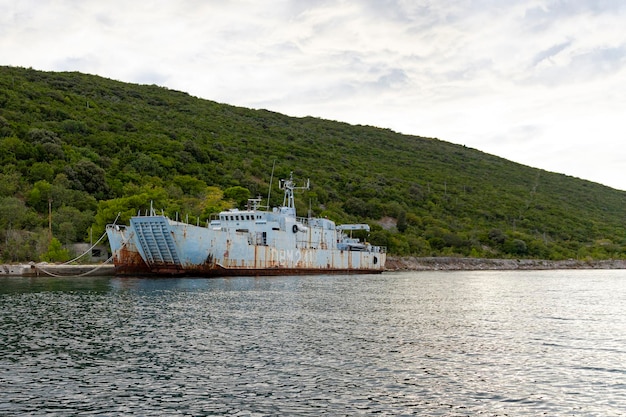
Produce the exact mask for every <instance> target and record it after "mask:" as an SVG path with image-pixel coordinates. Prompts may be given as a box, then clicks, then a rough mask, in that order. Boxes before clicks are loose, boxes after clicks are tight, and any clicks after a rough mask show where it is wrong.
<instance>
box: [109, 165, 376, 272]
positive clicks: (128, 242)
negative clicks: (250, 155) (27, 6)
mask: <svg viewBox="0 0 626 417" xmlns="http://www.w3.org/2000/svg"><path fill="white" fill-rule="evenodd" d="M308 187H309V185H308V181H307V184H306V186H302V187H296V184H295V182H294V180H293V175H292V176H290V178H289V179H286V180H281V181H280V189H281V190H283V191H284V197H283V203H282V205H281V206H278V207H274V208H272V209H269V204H268V206H265V207H262V206H260V203H261V199H260V198H256V199H251V200H249V202H248V205H247V207H246V209H244V210H239V209H231V210H226V211H222V212H220V213H219V215H217V216H215V217H214V218H212V219H210V220H209V221H207V222H206V224H205V225H204V224H203V225H199V224H196V225H193V224H188V223H186V222H181V221H178V220H173V219H170V218H169V217H167V216H165V215H163V214H161V215H159V214H157V213H156V212H155V211H154V210H153V209H152V208H151V209H150V212H149V213H147V214H146V215H138V216H134V217H132V218H131V219H130V222H129V225H127V226H125V225H118V224H110V225H107V227H106V232H107V236H108V238H109V243H110V245H111V252H112V254H113V263H114V265H115V273H116V274H117V275H150V276H177V275H187V276H204V277H214V276H215V277H217V276H242V275H248V276H249V275H252V276H256V275H258V276H260V275H298V274H342V273H343V274H351V273H380V272H382V271H383V270H384V268H385V260H386V250H385V248H384V247H381V246H374V245H371V244H370V243H368V242H366V241H363V242H362V241H360V239H357V238H354V237H352V234H353V231H356V230H365V231H368V232H369V226H368V225H367V224H344V225H336V224H335V222H333V221H332V220H329V219H327V218H313V217H298V216H297V215H296V208H295V202H294V192H295V191H296V190H297V189H308ZM268 201H269V196H268Z"/></svg>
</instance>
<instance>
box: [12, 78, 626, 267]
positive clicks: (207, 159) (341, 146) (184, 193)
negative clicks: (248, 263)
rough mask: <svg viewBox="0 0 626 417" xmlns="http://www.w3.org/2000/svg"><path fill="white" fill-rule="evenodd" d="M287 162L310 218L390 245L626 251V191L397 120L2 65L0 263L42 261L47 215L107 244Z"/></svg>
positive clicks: (247, 190)
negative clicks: (151, 217) (384, 122)
mask: <svg viewBox="0 0 626 417" xmlns="http://www.w3.org/2000/svg"><path fill="white" fill-rule="evenodd" d="M274 163H275V172H274V179H277V178H285V177H287V176H288V175H289V173H290V172H291V171H293V172H294V177H295V178H296V179H300V180H302V181H304V180H306V179H307V178H310V180H311V190H310V191H307V192H302V193H300V194H299V195H298V198H297V203H298V209H299V214H300V215H302V216H305V215H306V213H307V211H308V210H309V209H310V210H311V211H312V212H313V214H314V215H317V216H328V217H329V218H331V219H333V220H335V221H337V222H340V223H341V222H367V223H369V224H370V226H371V227H372V232H371V234H370V236H369V240H370V241H371V242H372V243H374V244H379V245H384V246H387V247H388V250H389V252H391V253H392V254H396V255H409V254H411V255H418V256H433V255H435V256H436V255H447V256H449V255H459V256H480V257H500V258H502V257H516V258H520V257H527V258H545V259H567V258H578V259H587V258H588V259H591V258H593V259H606V258H625V257H626V227H625V221H626V193H625V192H623V191H618V190H614V189H611V188H609V187H605V186H602V185H600V184H595V183H592V182H588V181H584V180H580V179H576V178H572V177H568V176H565V175H560V174H555V173H550V172H546V171H543V170H539V169H535V168H531V167H527V166H523V165H519V164H515V163H512V162H510V161H507V160H504V159H501V158H498V157H495V156H492V155H488V154H485V153H483V152H480V151H478V150H475V149H469V148H465V147H463V146H458V145H453V144H451V143H447V142H444V141H440V140H437V139H431V138H423V137H416V136H407V135H401V134H398V133H395V132H393V131H390V130H387V129H380V128H375V127H369V126H352V125H348V124H345V123H339V122H333V121H327V120H321V119H317V118H312V117H306V118H294V117H287V116H284V115H281V114H277V113H273V112H270V111H266V110H250V109H245V108H240V107H234V106H231V105H225V104H219V103H215V102H212V101H208V100H203V99H199V98H195V97H192V96H190V95H188V94H186V93H183V92H178V91H172V90H168V89H165V88H162V87H157V86H145V85H134V84H126V83H122V82H117V81H112V80H108V79H104V78H101V77H97V76H92V75H85V74H80V73H48V72H41V71H36V70H32V69H24V68H13V67H0V164H1V165H0V260H1V261H4V262H7V261H9V262H12V261H27V260H39V259H40V257H41V256H42V255H44V254H45V253H46V252H48V250H49V248H48V244H49V242H50V237H49V225H51V229H52V235H53V236H54V237H55V238H56V239H58V240H59V241H60V242H62V243H71V242H76V241H89V239H90V235H93V238H94V240H95V239H97V238H98V237H99V236H100V235H102V233H103V231H104V226H105V225H106V224H107V223H111V222H113V221H114V220H115V219H116V216H117V215H118V213H121V216H120V218H119V219H118V222H122V223H125V222H127V221H128V219H129V217H130V216H131V215H133V214H136V213H137V211H138V210H142V211H143V210H146V209H148V208H149V207H150V204H151V202H152V204H153V206H154V207H155V208H157V209H159V210H160V209H163V210H164V211H165V212H166V213H167V214H169V215H171V216H175V215H176V213H178V216H179V217H180V218H187V217H188V218H189V221H190V222H194V223H195V222H196V219H197V218H200V219H206V218H207V217H208V216H209V215H210V214H211V213H215V212H217V211H219V210H220V209H222V208H224V207H231V206H233V205H241V204H242V203H243V202H244V201H245V200H246V199H247V198H248V197H249V196H256V195H261V196H263V197H266V196H267V195H268V187H269V183H270V175H271V173H272V166H273V164H274ZM274 188H275V189H274V190H272V194H271V196H272V200H273V201H272V205H275V204H277V203H280V202H281V201H282V194H281V193H280V192H279V191H278V189H277V182H276V181H274ZM49 221H50V223H49Z"/></svg>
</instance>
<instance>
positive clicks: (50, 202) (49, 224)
mask: <svg viewBox="0 0 626 417" xmlns="http://www.w3.org/2000/svg"><path fill="white" fill-rule="evenodd" d="M48 234H49V237H50V242H52V198H48Z"/></svg>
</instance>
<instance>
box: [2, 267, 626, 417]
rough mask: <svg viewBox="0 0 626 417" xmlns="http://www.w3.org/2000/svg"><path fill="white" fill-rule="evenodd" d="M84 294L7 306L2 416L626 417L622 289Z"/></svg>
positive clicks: (350, 281)
mask: <svg viewBox="0 0 626 417" xmlns="http://www.w3.org/2000/svg"><path fill="white" fill-rule="evenodd" d="M5 283H6V282H0V284H5ZM90 285H91V286H89V285H87V284H85V283H81V284H80V285H79V287H78V288H72V285H71V282H70V283H68V282H64V283H63V285H62V286H61V287H62V288H61V289H55V290H49V288H50V287H52V288H55V286H54V285H53V283H50V282H47V283H42V282H34V283H33V286H32V288H31V287H25V286H24V284H20V286H18V287H17V288H16V286H15V285H13V286H10V285H9V286H8V287H10V288H9V290H4V291H3V290H0V414H7V415H11V414H14V415H17V414H36V415H45V414H48V415H67V414H78V413H80V414H81V415H111V414H115V415H163V414H167V415H216V414H229V415H230V414H244V415H319V414H322V413H324V414H331V415H332V414H372V413H382V414H387V415H403V414H404V415H408V414H417V415H433V416H434V415H446V416H447V415H453V416H454V415H458V416H462V415H489V416H493V415H529V416H531V415H538V414H548V415H555V414H585V415H604V416H610V415H619V414H620V413H621V410H623V409H626V400H625V399H624V396H623V392H624V376H625V373H626V368H625V367H624V363H626V354H625V353H626V349H624V346H626V344H625V343H624V342H626V323H625V321H626V319H624V316H623V314H621V308H622V307H621V306H623V305H625V304H624V301H626V285H625V283H624V282H623V279H621V277H620V274H618V273H607V271H596V274H594V273H593V272H588V273H580V272H579V271H573V272H571V273H569V274H564V273H561V272H555V271H541V272H527V273H521V272H517V273H515V272H497V273H495V272H491V273H477V272H472V273H395V274H383V275H376V276H343V277H282V278H277V277H273V278H232V279H217V280H205V279H171V280H169V279H168V280H140V279H136V280H133V279H119V278H107V280H106V285H104V284H103V282H102V281H96V282H95V283H92V284H90ZM8 287H7V286H4V288H8ZM57 287H58V286H57ZM0 288H2V287H0Z"/></svg>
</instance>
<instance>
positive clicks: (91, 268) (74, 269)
mask: <svg viewBox="0 0 626 417" xmlns="http://www.w3.org/2000/svg"><path fill="white" fill-rule="evenodd" d="M114 268H115V267H114V266H113V264H88V265H57V264H49V263H46V262H39V263H35V262H29V263H27V264H2V265H0V277H81V276H89V277H95V276H105V275H114V274H115V271H114Z"/></svg>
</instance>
